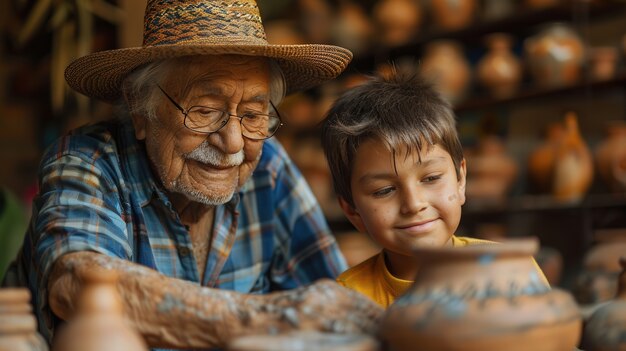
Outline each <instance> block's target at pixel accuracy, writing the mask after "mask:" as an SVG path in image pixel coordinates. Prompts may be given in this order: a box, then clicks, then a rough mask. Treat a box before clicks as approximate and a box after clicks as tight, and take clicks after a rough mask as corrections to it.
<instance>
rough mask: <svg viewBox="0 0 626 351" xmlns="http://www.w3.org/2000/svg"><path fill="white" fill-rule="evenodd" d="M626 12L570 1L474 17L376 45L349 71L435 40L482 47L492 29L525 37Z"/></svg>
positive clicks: (611, 4) (610, 4)
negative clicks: (455, 26) (458, 25)
mask: <svg viewBox="0 0 626 351" xmlns="http://www.w3.org/2000/svg"><path fill="white" fill-rule="evenodd" d="M624 12H626V3H623V2H622V3H619V2H615V1H609V0H605V1H602V0H595V1H594V0H591V1H589V0H570V1H563V2H561V4H559V5H555V6H551V7H548V8H543V9H529V8H524V7H520V9H518V10H516V11H514V13H513V14H512V15H511V16H507V17H504V18H499V19H494V20H481V19H476V20H475V21H474V23H472V24H471V25H469V26H468V27H466V28H463V29H460V30H455V31H441V30H439V31H438V30H431V31H426V32H425V33H424V34H422V35H420V36H419V37H418V38H417V39H416V40H414V41H413V42H411V43H409V44H406V45H403V46H400V47H395V48H389V47H384V46H382V45H379V46H377V47H376V48H375V49H372V50H371V51H370V52H367V53H365V54H361V55H358V56H356V57H355V58H354V59H353V61H352V62H351V63H350V66H349V68H348V71H352V72H354V71H356V72H361V73H369V72H371V71H372V70H373V69H374V68H375V67H376V65H377V64H380V63H384V62H388V61H390V60H394V59H397V58H400V57H403V56H413V57H419V56H420V55H421V51H422V47H423V46H424V44H426V43H428V42H430V41H433V40H437V39H444V38H445V39H453V40H458V41H461V42H463V44H464V45H467V46H482V45H483V43H482V40H483V38H484V36H485V35H487V34H489V33H493V32H506V33H509V34H512V35H514V36H527V35H530V34H532V33H534V32H536V31H537V29H538V28H537V27H539V26H541V25H544V24H547V23H550V22H560V21H566V22H570V23H573V24H581V25H584V24H585V23H586V22H587V21H588V20H589V19H590V18H593V20H598V19H601V18H603V17H606V16H615V15H619V14H623V13H624Z"/></svg>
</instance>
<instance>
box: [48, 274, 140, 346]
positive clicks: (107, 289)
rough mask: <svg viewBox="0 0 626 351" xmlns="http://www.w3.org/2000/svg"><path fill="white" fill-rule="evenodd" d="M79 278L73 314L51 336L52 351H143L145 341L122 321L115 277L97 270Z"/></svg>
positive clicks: (115, 275)
mask: <svg viewBox="0 0 626 351" xmlns="http://www.w3.org/2000/svg"><path fill="white" fill-rule="evenodd" d="M81 278H82V290H81V292H80V296H79V298H78V304H77V311H76V314H75V315H74V316H72V318H71V319H70V320H69V321H68V323H67V324H66V325H64V326H63V327H61V329H60V330H59V332H58V333H57V335H56V336H55V339H54V343H53V350H58V351H86V350H89V351H105V350H126V351H140V350H141V351H147V349H148V348H147V346H146V343H145V341H144V340H143V339H142V338H141V336H140V335H139V334H138V333H137V332H136V331H135V330H134V329H133V327H132V325H131V324H130V322H128V320H126V319H125V318H124V311H123V305H122V301H121V298H120V296H119V293H118V292H117V274H116V273H115V272H114V271H109V270H99V271H90V272H88V273H85V274H84V276H83V277H81Z"/></svg>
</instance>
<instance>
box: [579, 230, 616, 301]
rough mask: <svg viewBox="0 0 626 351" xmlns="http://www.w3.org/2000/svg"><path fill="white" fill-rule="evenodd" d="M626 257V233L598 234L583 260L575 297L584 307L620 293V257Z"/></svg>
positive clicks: (604, 231) (602, 232)
mask: <svg viewBox="0 0 626 351" xmlns="http://www.w3.org/2000/svg"><path fill="white" fill-rule="evenodd" d="M625 253H626V229H619V228H618V229H602V230H597V231H595V232H594V245H593V246H592V247H591V248H590V249H589V250H588V251H587V253H586V254H585V257H584V259H583V264H582V270H581V272H580V273H579V275H578V277H577V280H576V285H575V287H574V294H575V296H576V300H577V301H578V302H579V303H580V304H581V305H587V306H592V305H595V304H598V303H602V302H605V301H608V300H610V299H611V298H613V297H614V296H615V293H616V291H617V276H618V275H619V272H620V271H621V267H620V265H619V259H620V257H622V256H624V254H625Z"/></svg>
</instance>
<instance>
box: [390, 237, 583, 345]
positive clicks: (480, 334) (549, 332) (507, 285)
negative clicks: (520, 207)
mask: <svg viewBox="0 0 626 351" xmlns="http://www.w3.org/2000/svg"><path fill="white" fill-rule="evenodd" d="M538 245H539V244H538V241H537V240H536V239H517V240H510V241H506V242H503V243H501V244H482V245H471V246H467V247H463V248H418V249H415V257H418V258H419V260H420V263H419V264H420V267H419V273H418V275H417V277H416V279H415V282H414V284H413V286H412V287H411V288H410V289H409V290H408V291H407V292H406V294H405V295H403V296H401V297H400V298H399V299H398V300H396V302H395V303H394V304H392V305H391V306H390V307H389V308H388V309H387V311H386V312H385V314H384V315H383V320H382V322H381V329H380V332H379V337H380V339H381V340H382V343H383V346H384V347H386V348H387V349H390V350H394V351H405V350H406V351H408V350H416V349H422V350H429V351H444V350H445V351H452V350H459V351H460V350H463V351H479V350H480V351H484V350H507V351H527V350H533V351H572V350H573V349H574V347H575V346H576V345H577V344H578V340H579V338H580V332H581V317H580V312H579V310H578V306H577V305H576V302H575V301H574V299H573V298H572V296H571V295H570V294H569V293H567V292H565V291H562V290H558V289H552V290H551V289H550V288H549V287H548V286H547V285H545V284H544V283H543V282H542V281H541V278H540V276H539V275H538V273H537V270H536V268H535V264H534V262H533V260H532V259H531V256H533V255H534V254H535V253H536V252H537V249H538Z"/></svg>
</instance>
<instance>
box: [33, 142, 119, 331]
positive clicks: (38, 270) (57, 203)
mask: <svg viewBox="0 0 626 351" xmlns="http://www.w3.org/2000/svg"><path fill="white" fill-rule="evenodd" d="M96 154H97V153H96ZM113 173H114V172H113V171H112V169H111V168H110V167H109V166H108V165H107V164H106V162H105V161H102V159H99V158H97V157H88V156H87V155H83V154H80V153H74V154H70V153H67V154H62V155H58V156H54V157H49V158H48V159H47V161H44V162H43V163H42V165H41V168H40V174H39V177H40V178H39V179H40V184H39V186H40V191H39V194H38V196H37V198H35V200H34V202H33V217H32V220H31V224H30V228H29V231H28V234H27V239H26V240H25V243H24V249H23V251H22V254H23V257H22V260H23V261H24V264H25V266H26V267H28V268H27V272H28V273H27V276H28V277H27V278H28V284H29V286H30V288H31V291H33V292H34V296H33V297H34V303H35V310H36V311H35V312H36V314H37V316H38V318H39V324H40V331H42V333H43V334H44V336H46V337H48V338H49V337H50V335H51V334H52V331H53V328H54V322H53V320H56V318H55V317H54V316H53V315H52V313H51V311H50V308H49V306H48V292H47V287H48V275H49V273H50V270H51V268H52V266H53V264H54V262H55V261H56V260H57V259H58V258H59V257H61V256H62V255H64V254H67V253H70V252H76V251H94V252H98V253H102V254H105V255H108V256H111V257H118V258H122V259H128V258H130V257H131V248H130V246H129V244H128V241H127V230H126V223H125V221H124V220H123V216H122V213H123V211H122V206H121V201H120V197H119V193H118V190H117V187H116V186H115V185H114V182H113V181H112V179H114V178H113V177H112V174H113ZM46 331H47V332H46Z"/></svg>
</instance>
